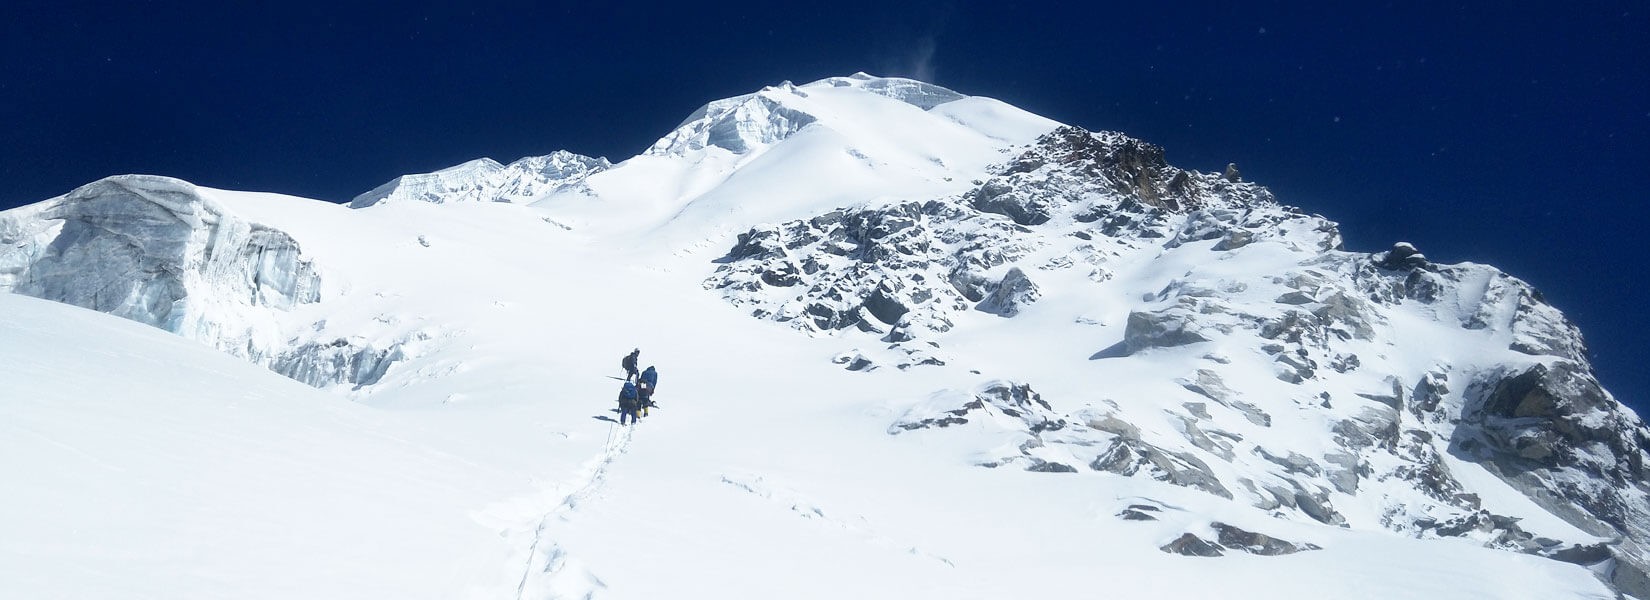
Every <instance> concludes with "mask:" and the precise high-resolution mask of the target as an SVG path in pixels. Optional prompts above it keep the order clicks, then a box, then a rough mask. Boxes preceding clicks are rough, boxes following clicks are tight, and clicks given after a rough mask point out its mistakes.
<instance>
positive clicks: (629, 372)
mask: <svg viewBox="0 0 1650 600" xmlns="http://www.w3.org/2000/svg"><path fill="white" fill-rule="evenodd" d="M641 355H642V349H641V348H637V349H635V350H631V351H630V354H626V355H625V356H624V360H621V361H619V366H621V367H624V380H625V381H630V380H632V379H635V378H636V358H637V357H639V356H641Z"/></svg>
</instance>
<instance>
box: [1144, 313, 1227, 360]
mask: <svg viewBox="0 0 1650 600" xmlns="http://www.w3.org/2000/svg"><path fill="white" fill-rule="evenodd" d="M1177 309H1178V310H1177ZM1198 329H1199V327H1198V320H1197V317H1196V315H1195V314H1192V313H1190V312H1189V311H1187V310H1184V309H1179V307H1174V308H1171V309H1169V310H1164V311H1158V312H1131V313H1129V322H1128V325H1127V326H1126V328H1125V329H1124V331H1123V344H1124V345H1125V346H1126V347H1127V348H1128V350H1129V352H1130V353H1131V354H1132V353H1135V352H1139V351H1141V350H1145V349H1148V348H1168V347H1173V346H1184V345H1186V344H1196V343H1198V342H1207V341H1209V338H1207V337H1204V335H1203V334H1202V333H1200V332H1199V331H1198Z"/></svg>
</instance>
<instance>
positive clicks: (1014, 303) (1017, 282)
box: [975, 267, 1042, 317]
mask: <svg viewBox="0 0 1650 600" xmlns="http://www.w3.org/2000/svg"><path fill="white" fill-rule="evenodd" d="M1041 295H1042V293H1041V292H1040V291H1038V289H1037V284H1035V283H1032V282H1031V278H1029V277H1026V274H1025V272H1024V271H1021V270H1020V268H1019V267H1014V268H1011V269H1009V270H1008V274H1007V275H1004V276H1003V280H1002V282H1001V283H999V284H997V289H996V290H995V291H993V292H991V295H989V296H986V297H985V299H984V300H982V301H981V302H980V303H979V305H977V306H975V308H976V309H978V310H980V311H981V312H988V313H991V314H994V315H998V316H1003V317H1012V316H1014V315H1017V314H1020V309H1021V308H1022V307H1024V306H1026V305H1028V304H1031V303H1032V302H1036V301H1037V298H1039V297H1041Z"/></svg>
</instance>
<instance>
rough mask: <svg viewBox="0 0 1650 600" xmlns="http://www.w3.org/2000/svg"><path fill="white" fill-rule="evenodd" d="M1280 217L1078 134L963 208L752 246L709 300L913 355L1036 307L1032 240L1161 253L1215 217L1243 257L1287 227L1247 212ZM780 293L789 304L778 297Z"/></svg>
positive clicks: (750, 237)
mask: <svg viewBox="0 0 1650 600" xmlns="http://www.w3.org/2000/svg"><path fill="white" fill-rule="evenodd" d="M1272 205H1273V200H1272V196H1271V194H1270V192H1267V191H1266V190H1265V188H1262V187H1259V186H1256V185H1253V184H1249V183H1241V182H1233V181H1228V180H1226V179H1223V178H1221V177H1220V176H1218V175H1214V174H1205V173H1196V172H1192V171H1183V170H1180V169H1177V168H1174V167H1172V166H1169V165H1168V164H1167V163H1166V162H1164V160H1163V152H1162V149H1161V148H1158V147H1156V146H1152V145H1150V144H1146V143H1144V142H1141V141H1139V140H1135V139H1133V138H1129V137H1127V136H1124V135H1121V134H1116V133H1109V132H1104V133H1092V132H1088V131H1085V130H1082V129H1079V128H1074V127H1065V128H1061V129H1059V130H1056V131H1054V132H1051V133H1049V134H1047V135H1045V136H1043V137H1042V138H1040V139H1039V140H1038V141H1037V143H1035V144H1033V145H1032V146H1031V147H1030V148H1029V149H1027V150H1025V151H1024V152H1023V153H1022V154H1020V155H1019V156H1016V157H1014V158H1013V159H1011V160H1010V161H1008V162H1007V163H1005V164H1004V165H1002V166H1000V167H998V168H997V170H996V171H995V172H994V173H993V175H992V176H991V177H990V178H989V179H986V180H983V181H980V182H979V184H978V186H977V187H976V188H974V189H973V190H971V191H969V192H967V193H965V194H962V195H961V196H959V197H955V198H942V199H936V200H928V201H924V202H906V203H899V204H894V205H889V206H881V207H874V208H857V209H850V210H837V211H832V212H829V213H826V214H823V215H819V216H817V217H814V218H811V219H802V220H796V221H791V222H787V223H784V224H781V225H777V226H771V225H770V226H763V227H758V228H754V229H752V230H750V231H748V232H745V233H743V234H740V235H739V238H738V241H737V243H736V244H735V246H734V247H733V248H732V249H731V250H730V251H729V252H728V254H727V255H725V256H723V257H722V258H721V259H719V260H718V261H717V262H718V263H721V267H719V268H718V269H717V271H716V273H715V274H713V275H712V276H711V277H710V278H709V279H708V280H706V282H705V286H706V287H707V288H711V289H720V290H722V292H723V295H724V297H726V298H727V299H728V300H729V301H730V302H733V303H735V304H739V305H751V306H752V310H751V312H752V314H753V315H756V316H758V317H761V318H768V319H773V320H777V321H782V322H789V323H793V324H795V325H796V326H797V327H798V328H799V329H804V330H809V331H838V330H845V329H856V330H861V331H866V332H871V333H876V334H878V335H886V336H889V337H888V340H887V341H890V342H895V343H901V342H907V341H911V340H914V339H919V338H922V337H924V336H925V335H933V334H938V333H944V332H945V331H948V330H949V329H950V328H951V326H952V321H953V317H954V316H955V315H956V314H957V313H958V312H960V311H962V310H966V309H968V308H971V307H972V308H977V309H979V310H982V311H985V312H989V313H993V314H998V315H1002V316H1005V317H1007V316H1013V315H1014V314H1017V313H1018V311H1019V310H1020V309H1022V308H1023V307H1024V306H1026V305H1027V304H1029V303H1031V302H1034V301H1036V299H1037V298H1038V296H1039V294H1040V292H1039V290H1038V289H1037V286H1036V284H1035V283H1033V282H1032V277H1031V276H1029V275H1028V273H1029V272H1030V270H1029V269H1028V268H1022V267H1020V266H1013V263H1015V262H1016V261H1018V260H1020V259H1022V258H1023V257H1025V256H1026V255H1027V254H1029V253H1031V252H1032V251H1034V250H1037V249H1038V248H1039V247H1041V246H1042V245H1043V243H1042V242H1039V241H1038V240H1037V238H1036V237H1035V236H1028V235H1026V234H1028V233H1031V232H1033V231H1034V230H1033V229H1032V228H1046V227H1053V226H1059V227H1067V228H1069V227H1070V226H1071V224H1073V223H1094V224H1095V225H1096V226H1097V229H1098V230H1099V232H1100V233H1102V234H1103V235H1105V236H1108V237H1124V238H1139V239H1161V238H1165V237H1167V236H1169V235H1171V234H1174V233H1175V232H1173V231H1171V230H1170V229H1169V226H1170V219H1169V218H1168V215H1170V214H1174V213H1179V212H1184V211H1188V210H1201V209H1204V208H1205V207H1208V208H1209V210H1208V211H1207V214H1203V216H1201V217H1199V219H1198V222H1199V223H1202V224H1203V225H1200V227H1203V229H1200V230H1199V231H1200V232H1203V233H1199V234H1198V235H1205V234H1206V235H1209V236H1213V237H1211V238H1209V239H1214V237H1222V236H1227V237H1231V239H1232V244H1230V247H1233V248H1236V247H1240V246H1242V245H1244V244H1248V243H1250V242H1252V241H1254V240H1256V239H1260V238H1262V237H1265V235H1267V234H1266V233H1265V231H1266V229H1265V228H1267V227H1270V226H1272V225H1275V224H1276V223H1275V222H1272V221H1264V220H1258V221H1255V222H1248V221H1246V220H1245V219H1249V218H1250V217H1249V216H1248V214H1247V213H1245V212H1243V211H1241V210H1238V209H1237V208H1234V207H1249V206H1272ZM1005 217H1006V219H1005ZM1245 228H1248V229H1245ZM1205 229H1206V230H1207V231H1206V232H1204V230H1205ZM1234 232H1241V233H1234ZM1228 234H1230V235H1228ZM1074 235H1078V236H1079V237H1082V236H1087V239H1093V234H1092V233H1088V232H1086V231H1079V232H1076V233H1074ZM1180 237H1184V233H1183V232H1182V234H1181V235H1180ZM1240 240H1241V241H1240ZM1177 243H1179V242H1177ZM1077 255H1078V257H1079V258H1081V259H1082V261H1083V262H1084V263H1087V264H1089V265H1094V266H1096V268H1095V271H1094V272H1093V274H1091V278H1093V279H1096V280H1100V279H1103V278H1105V277H1109V275H1108V274H1106V273H1105V272H1104V271H1103V270H1102V269H1100V268H1098V266H1099V265H1100V264H1101V263H1102V262H1103V261H1104V260H1105V259H1106V257H1105V255H1103V254H1101V253H1100V251H1099V250H1098V249H1096V248H1094V247H1092V246H1091V247H1088V248H1080V249H1079V252H1078V253H1077ZM1076 264H1079V263H1077V261H1075V260H1072V261H1068V262H1065V263H1062V264H1061V265H1058V268H1069V267H1071V266H1074V265H1076ZM1003 265H1010V266H1009V268H1007V269H1006V270H1005V269H999V267H1002V266H1003ZM1045 268H1048V267H1045ZM778 288H786V293H785V294H783V295H777V294H771V293H768V292H769V291H771V290H774V289H778ZM776 297H782V298H786V299H785V300H776V299H775V298H776Z"/></svg>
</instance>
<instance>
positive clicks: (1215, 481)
mask: <svg viewBox="0 0 1650 600" xmlns="http://www.w3.org/2000/svg"><path fill="white" fill-rule="evenodd" d="M1089 467H1090V468H1092V469H1094V470H1096V471H1107V472H1111V473H1116V474H1118V475H1134V474H1136V473H1145V474H1146V475H1148V476H1150V477H1151V478H1153V479H1156V480H1158V481H1165V482H1168V483H1172V484H1175V485H1178V486H1182V487H1189V488H1193V489H1198V490H1203V491H1205V492H1208V493H1211V494H1214V495H1216V496H1220V497H1222V498H1227V499H1230V498H1231V497H1232V492H1230V491H1227V489H1226V487H1225V486H1222V485H1221V484H1220V480H1219V478H1216V477H1215V476H1214V474H1213V473H1212V472H1210V470H1209V465H1208V464H1207V463H1205V462H1203V461H1202V460H1200V459H1198V458H1197V457H1195V456H1192V455H1190V454H1183V453H1176V452H1171V451H1168V450H1164V449H1162V448H1159V447H1157V446H1153V445H1151V444H1148V443H1145V442H1142V441H1139V440H1131V439H1127V438H1118V439H1116V440H1113V441H1112V445H1111V447H1110V448H1109V449H1107V450H1106V451H1105V452H1104V453H1101V454H1100V456H1098V457H1096V458H1095V459H1094V462H1092V463H1089Z"/></svg>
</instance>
